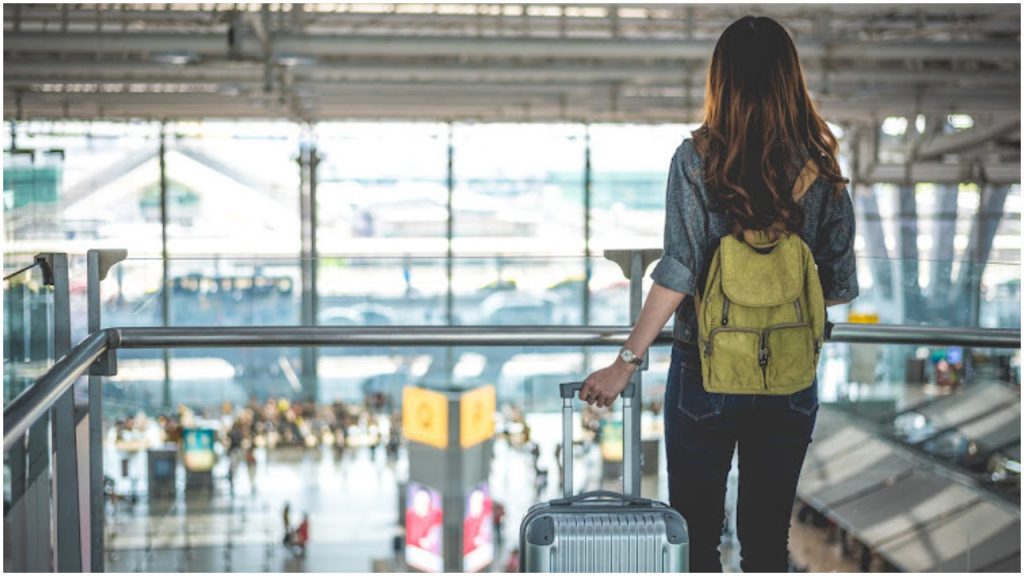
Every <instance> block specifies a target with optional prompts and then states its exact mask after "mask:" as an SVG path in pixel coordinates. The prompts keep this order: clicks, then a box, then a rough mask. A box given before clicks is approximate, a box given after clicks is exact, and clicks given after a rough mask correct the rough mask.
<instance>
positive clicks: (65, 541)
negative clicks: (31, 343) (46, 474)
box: [38, 253, 82, 572]
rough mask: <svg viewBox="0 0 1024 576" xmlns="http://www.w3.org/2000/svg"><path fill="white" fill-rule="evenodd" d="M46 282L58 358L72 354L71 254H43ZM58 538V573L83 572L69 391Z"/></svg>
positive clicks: (60, 418)
mask: <svg viewBox="0 0 1024 576" xmlns="http://www.w3.org/2000/svg"><path fill="white" fill-rule="evenodd" d="M38 258H40V259H42V260H43V262H41V264H42V265H43V267H44V271H46V272H48V274H45V277H46V282H47V283H48V284H49V285H51V286H53V344H54V358H55V359H56V360H59V359H61V358H63V357H64V356H66V355H67V354H68V353H69V352H71V303H70V286H69V284H68V255H67V254H58V253H49V254H43V255H40V256H39V257H38ZM52 418H53V427H52V429H51V432H52V434H53V446H52V448H51V449H52V452H53V454H54V473H55V476H56V478H55V489H54V504H55V508H56V535H57V570H58V571H59V572H81V571H82V540H81V524H80V523H81V518H80V509H79V506H78V454H77V443H76V441H75V392H74V388H73V387H72V388H69V389H68V390H67V392H65V393H64V394H62V395H61V397H60V399H58V400H57V403H56V404H55V405H54V407H53V410H52Z"/></svg>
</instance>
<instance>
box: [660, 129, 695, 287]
mask: <svg viewBox="0 0 1024 576" xmlns="http://www.w3.org/2000/svg"><path fill="white" fill-rule="evenodd" d="M684 146H685V144H684V145H683V146H680V147H679V148H678V149H677V150H676V153H675V155H674V156H673V157H672V163H671V166H670V167H669V172H668V186H667V187H666V191H665V246H664V251H663V253H662V256H661V260H659V261H658V264H657V266H655V267H654V271H652V272H651V280H653V281H654V282H655V283H657V284H660V285H662V286H664V287H666V288H668V289H670V290H674V291H676V292H682V293H683V294H689V295H693V294H696V293H697V288H698V287H697V279H698V277H699V275H700V272H701V270H702V265H703V263H704V252H705V248H706V247H707V220H706V216H705V212H704V205H703V203H702V202H701V200H700V197H699V195H698V190H699V189H698V187H697V185H696V184H695V183H694V181H695V180H696V179H695V178H693V177H691V175H690V173H689V172H688V171H687V168H686V165H685V164H684V162H683V151H684Z"/></svg>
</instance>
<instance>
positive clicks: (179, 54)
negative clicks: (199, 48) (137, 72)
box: [149, 50, 199, 66]
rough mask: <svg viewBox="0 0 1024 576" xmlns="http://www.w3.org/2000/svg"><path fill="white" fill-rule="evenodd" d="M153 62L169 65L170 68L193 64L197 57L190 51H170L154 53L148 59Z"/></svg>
mask: <svg viewBox="0 0 1024 576" xmlns="http://www.w3.org/2000/svg"><path fill="white" fill-rule="evenodd" d="M149 59H150V60H152V61H153V62H157V63H160V64H170V65H172V66H185V65H187V64H195V63H196V62H198V61H199V57H198V56H196V53H195V52H193V51H191V50H171V51H168V52H155V53H153V55H152V56H150V57H149Z"/></svg>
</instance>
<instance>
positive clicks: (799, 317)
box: [793, 300, 804, 322]
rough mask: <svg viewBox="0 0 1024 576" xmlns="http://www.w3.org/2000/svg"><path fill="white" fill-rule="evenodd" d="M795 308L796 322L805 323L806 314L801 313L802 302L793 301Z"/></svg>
mask: <svg viewBox="0 0 1024 576" xmlns="http://www.w3.org/2000/svg"><path fill="white" fill-rule="evenodd" d="M793 307H794V308H796V321H797V322H803V321H804V314H803V312H801V311H800V301H799V300H793Z"/></svg>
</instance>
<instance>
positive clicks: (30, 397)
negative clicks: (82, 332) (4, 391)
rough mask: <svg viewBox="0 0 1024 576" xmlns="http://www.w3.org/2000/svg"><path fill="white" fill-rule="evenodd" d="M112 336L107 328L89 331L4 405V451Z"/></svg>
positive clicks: (67, 385)
mask: <svg viewBox="0 0 1024 576" xmlns="http://www.w3.org/2000/svg"><path fill="white" fill-rule="evenodd" d="M109 337H110V334H108V333H107V331H105V330H104V331H100V332H95V333H93V334H91V335H89V336H88V337H87V338H85V339H84V340H82V341H81V342H80V343H79V344H78V346H75V347H74V348H73V349H72V350H71V352H70V353H69V354H68V355H67V356H64V357H63V358H61V359H60V360H58V361H57V362H56V363H55V364H54V365H53V366H52V367H51V368H50V369H49V370H47V372H46V373H45V374H43V375H42V376H41V377H40V378H39V379H38V380H36V382H35V384H33V385H32V386H29V387H28V388H27V389H25V391H24V392H22V393H21V394H19V395H18V397H17V398H15V399H14V400H12V401H11V403H10V404H9V405H8V406H5V407H4V452H6V451H8V450H10V449H11V447H12V446H14V443H15V442H16V441H17V439H18V438H21V437H22V435H23V434H25V432H26V431H28V429H29V426H31V425H32V423H33V422H35V421H36V419H38V418H39V417H40V416H41V415H42V414H44V413H45V412H46V411H47V410H49V409H50V407H52V406H53V404H54V403H55V402H56V401H57V399H58V398H60V397H61V395H63V394H64V392H66V391H67V390H68V388H70V387H71V386H72V385H73V384H74V383H75V380H77V379H78V377H79V376H81V375H82V374H85V372H86V371H87V370H88V369H89V366H91V365H92V363H93V362H95V361H96V359H97V358H99V357H100V355H101V354H103V353H104V352H105V351H106V350H107V349H108V348H109V347H110V342H109Z"/></svg>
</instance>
